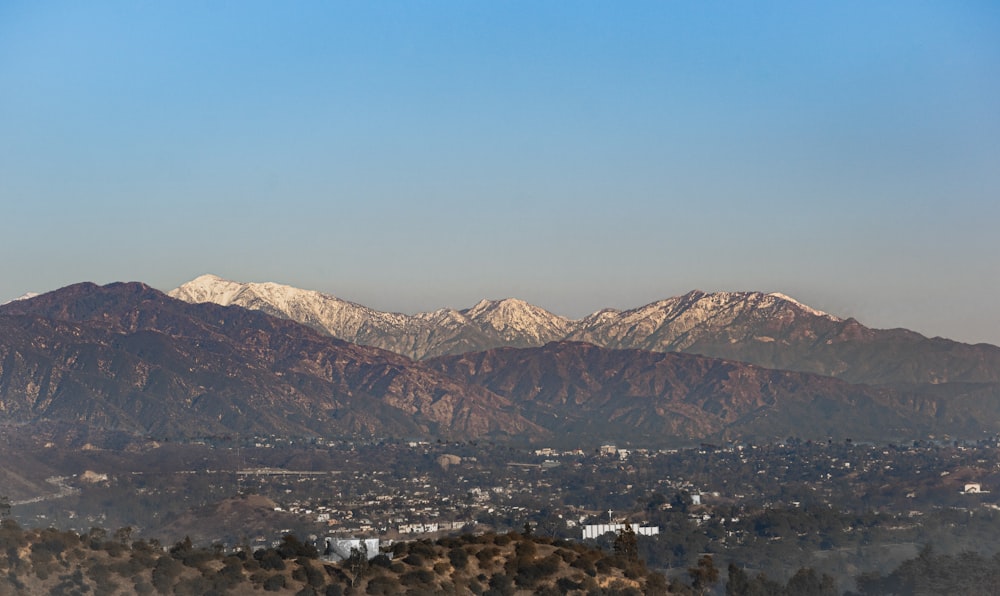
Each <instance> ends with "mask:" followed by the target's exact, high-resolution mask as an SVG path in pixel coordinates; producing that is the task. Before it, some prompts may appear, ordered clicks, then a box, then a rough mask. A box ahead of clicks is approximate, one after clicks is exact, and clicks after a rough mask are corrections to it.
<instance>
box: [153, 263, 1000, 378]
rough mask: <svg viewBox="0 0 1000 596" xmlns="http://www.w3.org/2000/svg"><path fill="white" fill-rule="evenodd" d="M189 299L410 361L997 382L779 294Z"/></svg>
mask: <svg viewBox="0 0 1000 596" xmlns="http://www.w3.org/2000/svg"><path fill="white" fill-rule="evenodd" d="M170 295H171V296H173V297H175V298H179V299H181V300H185V301H187V302H192V303H202V302H212V303H216V304H220V305H223V306H228V305H237V306H242V307H244V308H249V309H252V310H260V311H263V312H266V313H268V314H271V315H275V316H279V317H283V318H287V319H291V320H294V321H298V322H300V323H303V324H305V325H309V326H310V327H313V328H315V329H318V330H320V331H323V332H325V333H328V334H329V335H332V336H333V337H336V338H339V339H343V340H345V341H349V342H352V343H356V344H362V345H369V346H375V347H379V348H383V349H386V350H391V351H393V352H397V353H399V354H402V355H404V356H407V357H409V358H414V359H425V358H432V357H436V356H444V355H454V354H462V353H466V352H472V351H482V350H487V349H491V348H498V347H516V348H523V347H538V346H542V345H545V344H546V343H548V342H551V341H564V340H566V341H579V342H587V343H592V344H594V345H597V346H601V347H605V348H612V349H630V350H647V351H655V352H685V353H689V354H701V355H704V356H711V357H714V358H726V359H730V360H739V361H741V362H747V363H751V364H757V365H759V366H764V367H768V368H777V369H783V370H794V371H799V372H810V373H817V374H821V375H828V376H834V377H837V378H839V379H843V380H845V381H848V382H851V383H870V384H885V385H894V386H900V385H913V384H933V383H947V382H972V383H996V382H1000V348H998V347H996V346H991V345H988V344H978V345H969V344H963V343H959V342H955V341H951V340H947V339H942V338H933V339H929V338H926V337H924V336H922V335H920V334H918V333H915V332H913V331H908V330H906V329H889V330H880V329H871V328H869V327H865V326H864V325H862V324H861V323H859V322H858V321H856V320H854V319H852V318H848V319H841V318H838V317H835V316H833V315H829V314H827V313H824V312H821V311H818V310H815V309H813V308H810V307H808V306H806V305H804V304H801V303H799V302H797V301H796V300H794V299H792V298H789V297H788V296H785V295H784V294H779V293H769V294H765V293H762V292H718V293H711V294H709V293H705V292H701V291H698V290H695V291H692V292H689V293H687V294H685V295H683V296H677V297H674V298H668V299H665V300H660V301H658V302H653V303H652V304H647V305H645V306H641V307H638V308H634V309H630V310H624V311H619V310H614V309H604V310H600V311H598V312H595V313H593V314H591V315H589V316H587V317H584V318H583V319H579V320H571V319H567V318H565V317H560V316H558V315H555V314H552V313H550V312H548V311H546V310H544V309H542V308H539V307H537V306H533V305H531V304H528V303H527V302H524V301H522V300H517V299H514V298H508V299H505V300H483V301H481V302H479V303H478V304H476V305H475V306H473V307H472V308H468V309H465V310H454V309H440V310H436V311H434V312H429V313H419V314H416V315H405V314H399V313H386V312H380V311H376V310H373V309H370V308H367V307H365V306H361V305H359V304H355V303H352V302H348V301H346V300H341V299H339V298H337V297H335V296H331V295H329V294H323V293H321V292H316V291H312V290H303V289H299V288H293V287H291V286H285V285H280V284H275V283H239V282H233V281H228V280H224V279H221V278H219V277H217V276H214V275H203V276H201V277H198V278H196V279H194V280H192V281H190V282H188V283H185V284H183V285H181V286H180V287H178V288H177V289H175V290H172V291H171V292H170Z"/></svg>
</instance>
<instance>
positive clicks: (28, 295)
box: [0, 292, 40, 306]
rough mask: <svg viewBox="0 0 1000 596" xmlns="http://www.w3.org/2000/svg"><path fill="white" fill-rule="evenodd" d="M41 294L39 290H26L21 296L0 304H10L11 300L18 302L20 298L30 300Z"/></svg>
mask: <svg viewBox="0 0 1000 596" xmlns="http://www.w3.org/2000/svg"><path fill="white" fill-rule="evenodd" d="M39 295H40V294H38V293H37V292H25V293H24V294H21V295H20V296H18V297H17V298H14V299H13V300H8V301H7V302H3V303H0V306H2V305H3V304H10V303H11V302H18V301H20V300H29V299H31V298H34V297H35V296H39Z"/></svg>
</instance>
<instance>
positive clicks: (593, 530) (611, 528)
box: [583, 524, 660, 540]
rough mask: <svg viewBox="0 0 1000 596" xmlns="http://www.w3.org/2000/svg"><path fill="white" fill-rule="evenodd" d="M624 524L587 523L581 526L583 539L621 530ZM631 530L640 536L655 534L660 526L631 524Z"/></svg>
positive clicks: (658, 531)
mask: <svg viewBox="0 0 1000 596" xmlns="http://www.w3.org/2000/svg"><path fill="white" fill-rule="evenodd" d="M624 529H625V524H588V525H586V526H583V539H584V540H586V539H587V538H597V537H598V536H602V535H604V534H607V533H608V532H615V533H618V532H621V531H622V530H624ZM632 530H634V531H635V533H636V534H639V535H640V536H655V535H657V534H659V533H660V526H633V527H632Z"/></svg>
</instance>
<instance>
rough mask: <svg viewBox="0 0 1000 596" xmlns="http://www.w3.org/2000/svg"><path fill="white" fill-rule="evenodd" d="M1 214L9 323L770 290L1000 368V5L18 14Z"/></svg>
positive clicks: (28, 5) (6, 40) (198, 5)
mask: <svg viewBox="0 0 1000 596" xmlns="http://www.w3.org/2000/svg"><path fill="white" fill-rule="evenodd" d="M0 206H2V209H3V211H2V214H0V250H2V254H3V256H4V258H3V261H2V264H0V301H3V300H8V299H11V298H14V297H16V296H19V295H21V294H22V293H24V292H27V291H36V292H38V291H47V290H51V289H55V288H58V287H61V286H64V285H67V284H70V283H75V282H78V281H95V282H98V283H107V282H110V281H116V280H141V281H145V282H147V283H149V284H150V285H153V286H154V287H158V288H161V289H164V290H169V289H171V288H173V287H175V286H177V285H179V284H181V283H183V282H184V281H187V280H189V279H192V278H194V277H196V276H197V275H199V274H202V273H209V272H211V273H215V274H218V275H221V276H223V277H227V278H230V279H235V280H240V281H278V282H282V283H288V284H291V285H296V286H300V287H305V288H310V289H317V290H322V291H326V292H330V293H333V294H336V295H338V296H340V297H343V298H346V299H349V300H354V301H357V302H361V303H364V304H367V305H369V306H373V307H375V308H380V309H385V310H395V311H402V312H410V313H412V312H416V311H420V310H430V309H434V308H438V307H444V306H451V307H456V308H462V307H468V306H471V305H472V304H474V303H475V302H476V301H478V300H479V299H480V298H484V297H488V298H503V297H507V296H516V297H519V298H523V299H525V300H528V301H530V302H532V303H535V304H538V305H539V306H542V307H545V308H547V309H549V310H551V311H553V312H556V313H559V314H563V315H567V316H573V317H578V316H583V315H585V314H587V313H589V312H592V311H594V310H597V309H598V308H601V307H605V306H612V307H617V308H629V307H635V306H640V305H642V304H646V303H648V302H651V301H653V300H657V299H660V298H666V297H669V296H673V295H677V294H681V293H684V292H686V291H688V290H691V289H695V288H698V289H702V290H706V291H714V290H763V291H780V292H784V293H786V294H789V295H791V296H794V297H795V298H797V299H799V300H800V301H802V302H805V303H807V304H809V305H811V306H814V307H816V308H820V309H823V310H827V311H829V312H832V313H834V314H837V315H840V316H854V317H856V318H858V319H859V320H861V321H862V322H863V323H865V324H868V325H871V326H875V327H895V326H903V327H908V328H911V329H914V330H916V331H919V332H921V333H924V334H926V335H942V336H946V337H951V338H954V339H958V340H961V341H970V342H975V341H988V342H990V343H994V344H1000V306H998V304H1000V302H998V301H997V298H996V297H997V296H998V295H1000V233H998V229H997V228H998V224H1000V5H998V4H997V3H994V2H973V1H969V2H961V1H956V2H943V1H942V2H919V1H906V2H880V3H871V2H822V3H820V2H794V3H792V2H786V3H770V2H726V3H723V2H648V3H647V2H632V3H610V2H585V1H580V2H537V1H532V2H516V1H515V2H410V3H397V2H360V1H358V2H304V1H303V2H259V3H258V2H242V1H241V2H221V1H220V2H163V3H148V2H134V1H122V2H98V3H83V2H58V1H57V2H45V3H38V2H17V1H13V2H11V1H8V2H4V3H2V4H0Z"/></svg>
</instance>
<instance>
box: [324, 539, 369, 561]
mask: <svg viewBox="0 0 1000 596" xmlns="http://www.w3.org/2000/svg"><path fill="white" fill-rule="evenodd" d="M355 548H356V549H358V550H361V551H366V554H367V555H368V560H369V561H371V560H372V559H374V558H375V557H377V556H378V538H327V539H326V549H325V550H324V551H323V558H324V559H326V560H328V561H333V562H337V561H343V560H344V559H347V558H348V557H350V556H351V549H355Z"/></svg>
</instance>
